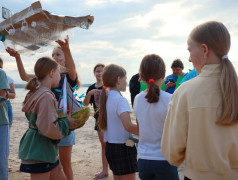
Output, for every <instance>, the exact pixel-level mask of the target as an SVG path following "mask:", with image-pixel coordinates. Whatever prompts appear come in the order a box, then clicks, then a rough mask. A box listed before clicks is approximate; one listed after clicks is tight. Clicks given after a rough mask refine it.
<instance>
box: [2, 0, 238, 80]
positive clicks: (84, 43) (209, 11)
mask: <svg viewBox="0 0 238 180" xmlns="http://www.w3.org/2000/svg"><path fill="white" fill-rule="evenodd" d="M23 2H24V3H23ZM33 2H35V1H33V0H24V1H23V0H1V1H0V6H2V7H6V8H8V9H10V10H11V11H12V12H14V13H17V12H20V11H21V10H23V9H25V8H27V7H29V6H30V5H31V4H32V3H33ZM41 5H42V7H43V9H45V10H47V11H49V12H52V13H54V14H57V15H67V16H85V15H92V16H94V18H95V19H94V22H93V24H92V25H91V26H90V28H89V29H88V30H85V29H81V28H74V29H72V30H70V31H69V32H68V34H69V38H70V48H71V52H72V55H73V58H74V61H75V64H76V67H77V72H78V75H79V78H80V80H81V81H82V83H83V84H91V83H94V82H95V77H94V75H93V68H94V66H95V65H96V64H97V63H99V62H100V63H104V64H106V65H107V64H111V63H115V64H118V65H121V66H123V67H124V68H125V69H126V71H127V81H128V83H129V80H130V78H131V77H132V75H134V74H136V73H137V72H138V71H139V66H140V62H141V60H142V58H143V57H144V56H145V55H147V54H152V53H155V54H158V55H159V56H161V57H162V58H163V60H164V61H165V64H166V75H169V74H171V73H172V70H171V68H170V66H171V63H172V61H173V60H174V59H176V58H180V59H181V60H182V61H183V63H184V72H187V71H188V69H192V68H193V66H192V64H191V63H190V62H189V61H188V59H189V53H188V51H187V38H188V35H189V33H190V32H191V30H192V29H193V28H194V27H195V26H197V25H199V24H201V23H203V22H206V21H210V20H215V21H221V22H222V23H223V24H224V25H225V26H226V27H227V28H228V30H229V32H230V35H231V49H230V52H229V54H228V56H229V59H230V60H231V61H232V63H233V65H234V67H235V69H236V71H237V72H238V18H237V17H238V11H237V9H238V1H237V0H226V1H224V0H67V1H66V0H41ZM3 20H4V19H2V18H0V21H3ZM52 50H53V49H49V50H48V51H46V52H44V53H37V54H35V55H34V56H30V57H29V56H21V57H22V60H23V64H24V66H25V68H26V71H27V72H28V73H34V71H33V68H34V64H35V62H36V60H37V59H38V58H40V57H42V56H51V54H52ZM0 56H1V57H2V58H3V59H4V69H5V71H6V72H7V74H8V75H9V76H11V77H12V78H13V79H14V80H15V83H23V81H22V80H21V79H20V77H19V74H18V70H17V66H16V62H15V59H14V58H13V57H10V56H9V55H8V54H7V53H6V51H5V47H4V45H3V43H2V42H0Z"/></svg>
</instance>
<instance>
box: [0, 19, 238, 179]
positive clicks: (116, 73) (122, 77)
mask: <svg viewBox="0 0 238 180" xmlns="http://www.w3.org/2000/svg"><path fill="white" fill-rule="evenodd" d="M58 43H59V45H60V46H61V48H62V49H61V50H62V52H63V53H64V57H65V59H64V60H60V59H58V60H57V58H55V60H56V61H57V62H59V63H62V64H61V65H63V66H64V67H66V68H67V69H66V70H64V72H65V73H66V76H67V75H68V81H70V80H71V81H72V82H76V81H77V74H76V71H75V69H76V68H75V65H74V63H73V59H72V56H71V53H70V51H69V48H68V41H67V40H66V41H65V42H62V41H60V42H58ZM187 44H188V51H189V54H190V57H189V61H190V62H192V63H193V65H194V67H195V68H196V71H197V73H199V76H197V77H196V78H194V79H193V80H190V81H187V82H185V83H183V84H182V85H181V86H180V87H179V88H178V89H177V90H176V91H175V92H174V94H173V95H171V94H169V93H167V92H164V91H162V90H161V85H162V84H163V80H164V78H165V71H166V68H165V63H164V61H163V59H162V58H161V57H160V56H159V55H156V54H150V55H146V56H145V57H144V58H143V59H142V61H141V63H140V69H139V76H140V79H141V81H144V82H146V85H147V89H146V90H145V91H142V92H141V93H139V94H138V95H137V96H136V97H135V101H134V105H133V107H134V112H135V115H136V120H137V121H136V124H134V123H132V121H131V118H130V112H131V109H130V106H129V103H128V101H127V100H126V98H124V97H123V96H122V95H121V93H120V92H123V91H125V90H126V85H127V82H126V70H125V69H124V68H123V67H121V66H119V65H116V64H110V65H107V66H105V67H104V65H103V64H98V65H96V66H95V68H94V74H95V77H96V79H97V82H96V83H95V84H93V85H92V86H90V88H89V89H88V91H87V96H86V97H85V100H84V103H85V105H88V104H89V103H91V104H93V106H94V109H95V116H94V117H95V119H96V126H95V130H97V131H98V136H99V139H100V142H101V145H102V162H103V171H102V172H101V173H99V174H96V176H95V178H98V179H99V178H104V177H107V176H108V164H109V167H110V169H111V170H112V172H113V177H114V179H115V180H133V179H134V180H135V179H136V176H135V173H136V172H137V171H139V177H140V179H143V180H152V179H163V180H166V179H168V180H173V179H176V180H178V179H179V177H178V171H177V167H176V166H179V165H180V164H181V163H182V162H183V161H185V169H184V176H185V178H184V179H209V180H210V179H211V180H213V179H214V180H225V179H229V180H235V179H237V177H238V169H237V167H238V153H237V152H238V141H237V136H238V111H237V109H238V101H237V99H238V78H237V73H236V71H235V69H234V67H233V65H232V63H231V62H230V60H229V58H228V55H227V54H228V52H229V49H230V35H229V32H228V30H227V29H226V27H225V26H224V25H223V24H222V23H220V22H215V21H211V22H206V23H204V24H201V25H199V26H197V27H195V28H194V29H193V30H192V32H191V33H190V35H189V37H188V41H187ZM7 51H8V52H9V54H10V55H13V56H14V57H16V59H17V65H18V69H19V72H20V74H21V77H24V76H26V77H29V74H27V73H26V72H25V70H24V67H23V65H22V62H21V60H19V59H20V56H19V54H18V53H17V52H15V51H14V50H12V49H8V50H7ZM53 57H54V56H53ZM56 61H54V60H53V59H51V58H48V57H43V58H40V59H39V60H38V61H37V62H36V64H35V68H34V70H35V74H34V75H31V80H30V81H29V79H25V80H27V81H29V82H28V84H27V86H26V88H27V89H29V90H30V91H29V93H28V94H27V96H26V98H25V100H24V103H23V109H22V110H23V112H25V114H26V118H27V119H28V121H29V129H28V130H27V132H26V133H25V135H24V136H23V138H22V140H21V142H20V149H19V157H20V158H21V160H22V163H21V171H23V172H28V173H31V179H34V180H35V179H43V178H44V179H66V177H65V176H64V174H65V175H66V176H67V172H66V171H65V168H64V163H63V161H64V160H66V159H64V157H61V154H60V155H59V159H58V146H57V143H58V141H59V140H60V139H61V138H63V137H65V136H68V135H69V134H71V133H72V129H71V128H70V126H71V125H72V124H73V123H74V121H75V120H74V119H72V118H71V117H70V115H69V116H68V117H67V118H63V119H58V116H57V101H56V98H55V95H54V91H52V90H51V89H54V88H57V87H58V86H59V84H60V83H59V82H60V79H62V78H61V77H60V72H62V70H61V71H60V69H59V65H58V63H56ZM61 74H62V73H61ZM5 76H6V75H5V74H4V72H3V71H1V70H0V78H1V86H0V87H1V90H0V96H1V97H2V98H3V99H4V98H6V90H7V89H9V87H8V85H7V84H6V83H5V84H4V83H2V82H4V78H5ZM32 78H33V79H32ZM56 97H57V96H56ZM98 107H99V108H98ZM4 108H6V107H5V104H4V103H2V104H1V106H0V111H3V112H5V111H4ZM1 115H2V113H1ZM0 123H1V124H0V128H1V132H4V133H5V134H8V130H7V128H5V124H6V123H5V121H4V122H2V121H0ZM131 134H135V135H138V136H139V143H138V148H136V146H135V145H134V144H133V143H131V141H128V140H129V139H130V137H131ZM0 137H2V136H0ZM6 137H7V136H6ZM6 137H4V138H6ZM5 141H6V144H7V139H5ZM5 141H4V142H5ZM39 141H40V142H42V146H38V145H37V144H36V143H37V142H39ZM69 149H70V148H69ZM69 149H68V150H69ZM71 150H72V148H71ZM46 151H47V153H44V152H46ZM59 152H60V151H59ZM70 154H71V151H70ZM1 156H2V155H1ZM59 160H60V162H61V164H62V165H63V170H64V173H63V172H62V171H61V170H60V167H59V164H60V162H59ZM68 162H70V160H69V159H68ZM70 166H71V165H70ZM69 177H70V176H67V179H70V178H69Z"/></svg>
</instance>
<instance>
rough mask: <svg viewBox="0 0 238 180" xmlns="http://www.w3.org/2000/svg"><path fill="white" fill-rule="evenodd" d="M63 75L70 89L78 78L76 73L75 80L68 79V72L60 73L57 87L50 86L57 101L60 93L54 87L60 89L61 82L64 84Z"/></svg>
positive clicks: (61, 86)
mask: <svg viewBox="0 0 238 180" xmlns="http://www.w3.org/2000/svg"><path fill="white" fill-rule="evenodd" d="M65 76H66V78H67V81H68V83H69V85H70V87H71V90H72V88H73V87H74V86H76V84H77V80H78V77H77V75H76V78H75V80H74V81H72V80H71V79H70V77H69V74H68V73H61V74H60V82H59V87H57V88H52V89H51V91H52V92H53V93H54V94H55V98H56V100H57V101H59V98H60V94H61V93H60V92H58V91H56V90H55V89H59V90H62V88H63V84H64V77H65ZM72 92H73V90H72Z"/></svg>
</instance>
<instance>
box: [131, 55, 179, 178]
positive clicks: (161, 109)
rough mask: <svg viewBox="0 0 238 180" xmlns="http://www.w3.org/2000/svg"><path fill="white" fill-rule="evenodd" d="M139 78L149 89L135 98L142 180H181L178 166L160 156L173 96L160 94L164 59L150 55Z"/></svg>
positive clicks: (142, 66)
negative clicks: (166, 118)
mask: <svg viewBox="0 0 238 180" xmlns="http://www.w3.org/2000/svg"><path fill="white" fill-rule="evenodd" d="M139 74H140V79H141V80H142V81H144V82H146V85H147V89H146V90H145V91H142V92H141V93H139V94H138V95H137V96H136V97H135V102H134V112H135V115H136V118H137V120H138V125H139V132H140V135H139V144H138V159H139V160H138V170H139V177H140V179H142V180H155V179H164V180H166V179H167V180H179V178H178V171H177V167H174V166H171V165H170V164H169V163H168V161H167V160H166V159H165V158H164V157H163V155H162V154H161V138H162V133H163V127H164V121H165V117H166V115H167V110H168V106H169V101H170V98H171V94H169V93H167V92H164V91H161V90H160V88H161V85H162V83H163V79H164V76H165V64H164V61H163V59H162V58H161V57H160V56H158V55H156V54H150V55H147V56H145V57H144V58H143V59H142V61H141V64H140V70H139Z"/></svg>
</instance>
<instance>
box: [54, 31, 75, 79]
mask: <svg viewBox="0 0 238 180" xmlns="http://www.w3.org/2000/svg"><path fill="white" fill-rule="evenodd" d="M56 42H57V43H58V44H59V45H60V47H61V48H62V50H63V52H64V56H65V64H66V68H67V72H68V74H69V77H70V79H71V80H72V81H74V80H75V79H76V66H75V63H74V60H73V57H72V54H71V51H70V48H69V37H68V36H67V38H66V39H65V41H61V40H58V41H56Z"/></svg>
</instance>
